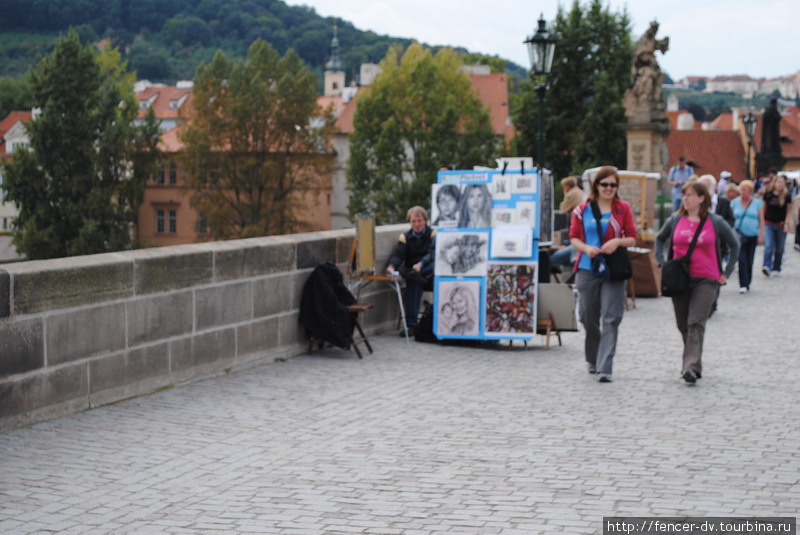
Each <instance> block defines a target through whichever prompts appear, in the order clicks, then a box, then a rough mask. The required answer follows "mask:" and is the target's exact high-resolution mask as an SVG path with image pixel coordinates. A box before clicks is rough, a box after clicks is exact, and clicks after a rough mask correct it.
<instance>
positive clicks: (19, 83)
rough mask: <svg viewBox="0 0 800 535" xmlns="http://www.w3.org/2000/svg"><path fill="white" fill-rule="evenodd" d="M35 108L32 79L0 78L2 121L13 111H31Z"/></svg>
mask: <svg viewBox="0 0 800 535" xmlns="http://www.w3.org/2000/svg"><path fill="white" fill-rule="evenodd" d="M32 107H33V92H32V90H31V81H30V77H28V76H27V75H26V76H20V77H19V78H12V77H10V76H2V77H0V121H1V120H3V119H5V117H6V115H8V114H9V113H11V112H12V111H22V110H30V109H31V108H32Z"/></svg>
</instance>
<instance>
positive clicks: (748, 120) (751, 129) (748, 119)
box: [742, 112, 756, 180]
mask: <svg viewBox="0 0 800 535" xmlns="http://www.w3.org/2000/svg"><path fill="white" fill-rule="evenodd" d="M742 124H744V133H745V134H746V135H747V179H748V180H750V179H751V178H752V176H751V175H750V153H751V152H753V136H755V135H756V118H755V117H753V112H748V114H747V115H745V116H744V117H742Z"/></svg>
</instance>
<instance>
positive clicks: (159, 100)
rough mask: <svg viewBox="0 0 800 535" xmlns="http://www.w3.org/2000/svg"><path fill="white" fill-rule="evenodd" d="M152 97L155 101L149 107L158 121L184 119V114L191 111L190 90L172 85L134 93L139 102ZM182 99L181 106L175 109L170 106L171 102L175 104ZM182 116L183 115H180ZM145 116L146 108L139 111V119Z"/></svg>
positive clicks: (149, 88)
mask: <svg viewBox="0 0 800 535" xmlns="http://www.w3.org/2000/svg"><path fill="white" fill-rule="evenodd" d="M153 95H156V97H155V100H154V101H153V103H152V104H151V105H150V108H152V109H153V113H155V115H156V118H158V119H177V118H178V117H185V116H186V113H187V112H188V111H189V110H190V109H191V106H190V105H191V100H192V90H191V89H178V88H177V87H176V86H174V85H167V86H163V87H156V86H153V87H148V88H147V89H145V90H144V91H142V92H141V93H136V99H137V100H138V101H139V102H144V101H146V100H149V99H150V98H151V97H153ZM183 97H186V98H185V99H183V102H182V103H181V106H180V107H179V108H176V107H174V105H173V106H170V103H171V102H175V103H176V104H177V103H178V102H180V100H181V99H182V98H183ZM181 114H183V115H181ZM145 115H147V108H144V109H139V117H144V116H145Z"/></svg>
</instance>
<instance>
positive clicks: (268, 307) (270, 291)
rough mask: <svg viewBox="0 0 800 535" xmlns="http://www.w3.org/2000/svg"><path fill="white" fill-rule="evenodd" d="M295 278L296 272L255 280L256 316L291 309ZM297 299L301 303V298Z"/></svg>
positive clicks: (254, 312)
mask: <svg viewBox="0 0 800 535" xmlns="http://www.w3.org/2000/svg"><path fill="white" fill-rule="evenodd" d="M294 280H295V275H294V274H287V275H279V276H276V277H269V278H266V279H259V280H256V281H253V300H254V302H253V314H254V317H256V318H261V317H264V316H271V315H273V314H278V313H280V312H288V311H289V310H291V308H292V303H293V301H294V300H293V299H292V290H293V288H294V287H293V283H294ZM297 301H298V303H299V299H298V300H297ZM298 308H299V304H298Z"/></svg>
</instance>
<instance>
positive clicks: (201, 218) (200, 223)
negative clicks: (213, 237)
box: [197, 212, 208, 234]
mask: <svg viewBox="0 0 800 535" xmlns="http://www.w3.org/2000/svg"><path fill="white" fill-rule="evenodd" d="M197 233H198V234H206V233H208V222H207V221H206V215H205V214H204V213H202V212H200V214H198V217H197Z"/></svg>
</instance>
